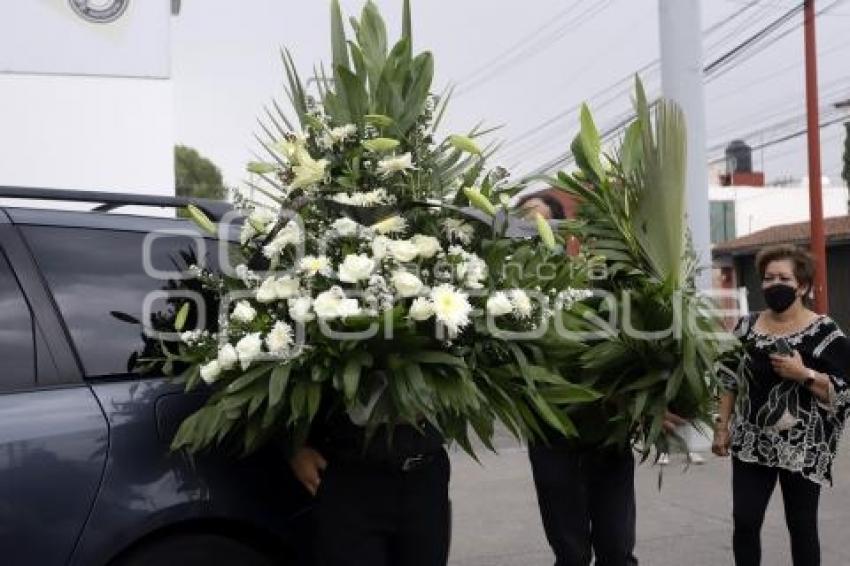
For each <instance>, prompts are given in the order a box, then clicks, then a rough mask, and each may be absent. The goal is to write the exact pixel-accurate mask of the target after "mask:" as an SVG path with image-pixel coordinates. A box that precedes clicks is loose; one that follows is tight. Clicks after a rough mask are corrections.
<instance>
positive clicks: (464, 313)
mask: <svg viewBox="0 0 850 566" xmlns="http://www.w3.org/2000/svg"><path fill="white" fill-rule="evenodd" d="M409 14H410V12H409V6H407V2H405V18H404V21H405V24H404V33H403V35H402V38H401V39H400V40H399V41H398V42H397V43H396V44H395V46H393V47H392V49H388V48H387V39H386V30H385V26H384V22H383V20H382V19H381V16H380V14H379V13H378V11H377V9H376V7H375V6H374V4H372V3H371V2H368V3H367V4H366V6H365V8H364V10H363V13H362V16H361V18H360V19H359V20H355V19H352V27H353V29H354V37H353V38H348V37H346V34H345V33H344V31H343V30H344V27H343V20H342V15H341V12H340V8H339V5H338V3H337V2H336V1H335V0H334V1H333V2H332V39H333V42H332V47H333V55H334V60H333V66H332V72H331V76H326V75H325V73H324V71H320V72H319V73H317V77H316V83H317V85H318V94H317V97H316V98H314V97H313V96H311V95H308V94H307V93H306V91H305V89H304V87H303V85H302V83H301V80H300V78H299V76H298V73H297V71H296V69H295V67H294V64H293V62H292V58H291V56H290V55H289V53H288V52H287V53H285V54H284V64H285V67H286V72H287V77H288V81H289V89H288V94H289V97H290V99H291V101H292V106H293V110H294V114H295V117H296V118H297V119H290V118H289V117H288V116H287V115H286V114H285V113H284V112H283V111H282V110H281V109H280V107H279V106H277V105H275V109H274V110H273V111H269V113H268V122H267V123H266V124H265V125H264V126H263V134H264V135H262V136H260V137H259V140H260V141H261V143H262V146H263V149H264V151H265V155H266V159H265V160H264V161H255V162H252V163H250V164H249V166H248V170H249V172H251V173H252V174H253V178H254V179H255V182H252V183H251V186H252V188H253V189H254V190H255V191H256V192H259V193H260V194H261V195H263V196H262V197H260V198H258V199H257V201H255V202H252V203H248V205H247V206H246V218H245V221H244V224H243V227H242V229H241V235H240V244H241V248H240V249H241V252H240V253H241V257H242V258H243V259H242V262H241V263H240V264H239V265H238V266H237V267H236V269H235V273H234V274H232V275H227V274H220V273H212V272H209V271H206V270H199V269H197V268H195V270H196V271H195V272H196V273H197V279H196V281H197V282H200V284H202V286H203V288H204V289H205V292H206V293H207V294H210V295H212V296H213V298H214V300H215V301H216V302H217V303H219V304H220V305H221V309H220V310H221V312H220V313H219V316H218V317H217V320H218V327H217V328H216V329H213V331H200V332H199V331H189V332H184V333H183V334H182V337H183V340H182V341H181V343H180V344H178V345H177V346H176V348H175V347H173V346H166V345H163V352H164V355H165V357H166V358H167V360H168V362H169V363H173V362H183V363H187V364H188V369H186V371H185V372H184V373H183V374H182V377H183V379H185V381H186V385H187V388H188V389H194V388H196V387H199V386H201V384H206V386H208V387H210V388H211V390H212V393H211V395H210V397H209V400H208V402H207V404H206V405H205V406H204V407H203V408H202V409H200V410H199V411H198V412H197V413H195V414H194V415H192V416H191V417H190V418H189V419H187V420H186V421H185V422H184V423H183V425H182V427H181V429H180V431H179V432H178V434H177V437H176V438H175V439H174V447H175V448H180V447H185V448H188V449H189V450H192V451H197V450H202V449H205V448H208V447H210V446H211V445H214V444H216V443H219V442H223V441H226V440H228V439H231V438H233V437H236V438H238V439H240V440H241V442H242V445H243V448H244V450H245V451H252V450H254V449H256V448H257V447H259V446H260V445H262V444H263V442H265V441H267V440H268V439H269V438H272V437H278V436H280V435H281V433H282V432H283V433H285V436H286V437H287V438H289V439H290V441H291V442H293V443H294V444H298V443H301V442H303V441H304V440H305V438H306V436H307V434H308V432H309V429H310V427H311V425H312V423H313V420H314V419H315V418H316V416H317V414H318V413H319V411H320V407H330V410H332V411H344V412H347V413H348V414H349V415H351V416H352V418H354V415H358V420H359V421H360V424H362V425H363V426H365V427H367V428H374V427H378V426H382V425H391V426H392V425H394V424H399V423H408V424H414V425H420V424H422V423H424V422H429V423H431V424H432V425H433V426H435V427H436V428H437V429H438V430H439V431H440V432H441V433H442V434H443V435H444V436H445V438H446V440H447V441H455V442H458V443H459V444H460V445H461V446H462V447H464V448H465V449H467V450H469V451H472V443H471V438H472V435H476V436H478V437H479V438H480V439H481V440H482V441H483V442H484V443H485V444H488V445H489V441H490V438H491V436H492V434H493V430H494V426H495V423H496V421H501V422H502V423H504V425H505V426H507V427H508V429H509V430H511V431H512V432H513V433H514V434H516V435H517V436H518V437H527V436H530V435H533V434H537V433H540V431H541V427H540V424H541V423H546V424H547V425H548V426H549V427H552V428H554V429H557V430H558V431H560V432H561V433H563V434H572V433H574V430H573V428H572V424H571V422H570V420H569V418H568V416H567V415H566V413H565V412H564V411H561V410H559V408H558V407H559V406H562V405H566V404H571V403H579V402H586V401H590V400H593V399H595V398H596V395H595V394H594V393H593V392H592V391H591V390H590V389H588V388H586V387H581V386H578V385H575V384H572V383H570V382H568V381H567V380H565V379H564V378H563V377H562V376H561V375H560V373H559V372H557V371H556V370H555V369H554V368H555V363H554V362H553V361H552V360H550V351H549V350H550V348H549V345H550V344H551V343H552V341H553V340H557V338H556V337H554V333H553V331H552V330H551V329H549V328H548V325H547V324H546V323H547V322H548V321H549V320H550V319H551V318H552V317H553V316H557V315H558V313H560V312H562V311H564V309H565V308H567V307H568V306H569V305H571V304H573V303H575V302H580V301H581V300H583V299H584V298H586V296H585V295H583V294H581V293H580V292H577V291H575V288H582V287H583V286H585V285H586V283H587V273H588V270H589V265H590V263H591V262H590V260H589V259H588V258H586V257H584V256H580V257H577V258H571V259H570V258H567V256H566V255H565V253H564V241H563V239H562V238H561V237H560V236H557V235H556V234H554V233H553V231H552V229H551V228H550V226H549V224H548V223H546V222H545V221H543V220H542V219H541V218H538V219H537V222H536V225H535V224H533V223H532V224H531V226H532V227H534V226H536V229H537V230H538V233H537V235H536V236H533V237H526V238H524V239H517V238H514V237H509V232H510V230H509V228H510V225H511V223H512V222H521V221H520V220H518V219H512V218H511V216H510V214H509V211H508V203H509V201H510V197H511V196H512V195H514V194H515V193H516V192H517V191H518V190H519V188H520V187H518V186H516V185H514V184H511V183H510V181H509V176H508V175H507V173H506V172H505V171H504V170H503V169H501V168H496V169H493V170H486V169H485V159H486V157H487V155H488V153H489V151H490V149H491V148H489V147H486V148H484V149H482V148H480V147H479V146H478V143H479V142H478V140H479V139H480V138H481V137H482V135H484V134H485V133H487V132H485V131H481V130H479V129H474V130H472V131H471V132H469V133H468V134H467V135H451V136H448V137H446V138H445V139H442V140H441V141H439V142H438V141H436V140H437V139H438V135H437V128H438V126H439V123H440V119H441V118H442V116H443V115H444V113H445V110H446V102H447V100H448V98H449V97H448V96H445V97H438V96H434V95H433V94H432V93H431V91H430V89H431V82H432V76H433V60H432V57H431V54H430V53H427V52H425V53H420V54H418V55H414V53H413V50H412V37H411V26H410V19H409V18H410V16H409ZM349 39H350V41H349ZM190 212H191V214H192V215H193V217H194V218H195V220H196V221H197V222H198V224H199V225H201V226H202V227H205V228H206V229H207V230H209V231H210V232H215V231H216V227H215V226H214V225H213V224H212V223H211V222H210V221H209V220H208V219H207V218H206V217H204V216H203V214H202V213H201V212H200V211H199V210H197V209H192V210H191V211H190ZM541 273H545V276H541V275H540V274H541ZM193 308H195V307H193V305H191V304H189V303H186V304H184V305H182V306H178V309H177V310H178V311H179V312H178V314H177V317H176V318H177V321H176V322H175V326H176V327H178V328H179V329H180V328H181V327H182V326H183V325H184V324H185V321H186V320H187V317H188V315H189V314H190V310H191V309H193ZM521 336H526V337H525V338H523V337H521ZM175 350H176V351H175ZM144 361H145V362H146V363H150V364H152V363H154V360H150V359H149V360H144Z"/></svg>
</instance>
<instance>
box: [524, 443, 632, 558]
mask: <svg viewBox="0 0 850 566" xmlns="http://www.w3.org/2000/svg"><path fill="white" fill-rule="evenodd" d="M529 455H530V458H531V468H532V471H533V472H534V485H535V487H536V488H537V501H538V504H539V506H540V513H541V515H542V517H543V527H544V529H545V530H546V538H547V539H548V540H549V545H550V546H551V547H552V550H553V551H554V553H555V566H588V565H589V564H590V561H591V558H593V557H594V556H595V558H596V562H595V564H596V566H634V565H637V560H636V559H635V557H634V554H633V553H634V547H635V530H636V524H635V520H636V510H635V483H634V482H635V462H634V456H633V455H632V452H631V451H630V450H622V451H621V450H589V451H586V452H579V451H574V450H571V449H568V448H562V447H548V446H536V447H532V448H531V449H530V450H529Z"/></svg>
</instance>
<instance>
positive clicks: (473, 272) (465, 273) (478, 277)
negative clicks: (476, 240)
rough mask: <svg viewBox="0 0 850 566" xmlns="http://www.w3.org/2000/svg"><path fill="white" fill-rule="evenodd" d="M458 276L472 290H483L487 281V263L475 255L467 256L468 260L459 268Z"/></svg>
mask: <svg viewBox="0 0 850 566" xmlns="http://www.w3.org/2000/svg"><path fill="white" fill-rule="evenodd" d="M458 276H459V277H460V278H461V279H463V281H464V284H465V285H466V286H467V287H469V288H470V289H481V288H482V287H483V286H484V285H483V283H482V282H483V281H484V280H485V279H487V262H485V261H484V260H483V259H481V258H480V257H478V256H477V255H475V254H467V256H466V260H465V261H464V262H463V263H461V264H460V266H459V267H458Z"/></svg>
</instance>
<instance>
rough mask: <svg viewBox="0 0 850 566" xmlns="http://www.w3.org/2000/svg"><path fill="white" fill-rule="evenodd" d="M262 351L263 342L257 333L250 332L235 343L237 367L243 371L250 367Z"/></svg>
mask: <svg viewBox="0 0 850 566" xmlns="http://www.w3.org/2000/svg"><path fill="white" fill-rule="evenodd" d="M262 351H263V340H262V338H260V333H259V332H252V333H251V334H248V335H246V336H245V337H244V338H242V339H241V340H240V341H239V342H237V343H236V353H237V354H238V355H239V367H241V368H242V371H245V370H246V369H248V368H249V367H250V366H251V363H252V362H253V361H254V360H256V359H257V358H258V357H259V355H260V353H262Z"/></svg>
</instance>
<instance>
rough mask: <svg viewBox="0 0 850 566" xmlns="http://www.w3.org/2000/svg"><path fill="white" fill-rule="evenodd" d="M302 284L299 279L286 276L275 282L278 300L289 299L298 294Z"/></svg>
mask: <svg viewBox="0 0 850 566" xmlns="http://www.w3.org/2000/svg"><path fill="white" fill-rule="evenodd" d="M300 289H301V282H300V281H299V280H298V279H295V278H293V277H290V276H289V275H284V276H283V277H281V278H279V279H278V280H277V281H275V282H274V290H275V295H276V296H277V298H278V299H289V298H292V297H294V296H295V295H297V294H298V292H299V291H300Z"/></svg>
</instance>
